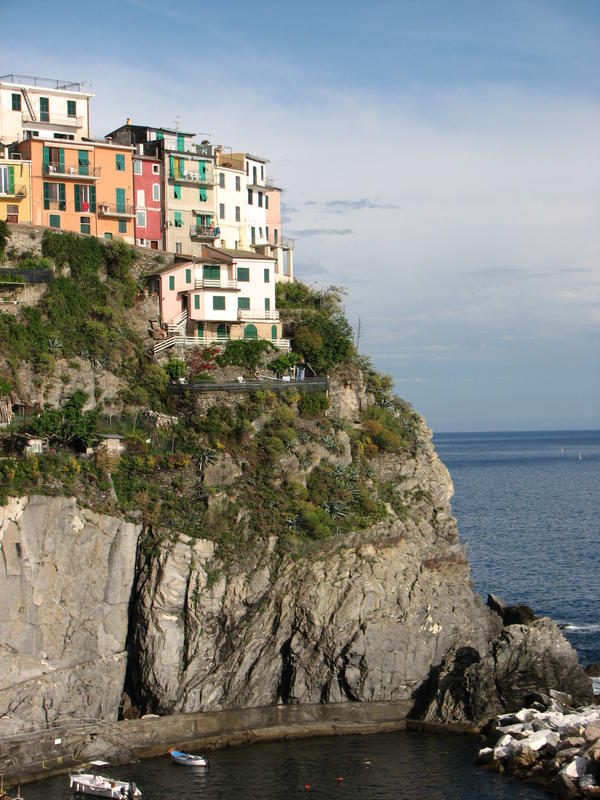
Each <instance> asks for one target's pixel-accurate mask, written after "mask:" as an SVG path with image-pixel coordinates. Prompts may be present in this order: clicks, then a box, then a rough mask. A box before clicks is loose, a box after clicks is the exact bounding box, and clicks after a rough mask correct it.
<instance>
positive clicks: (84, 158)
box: [77, 150, 90, 175]
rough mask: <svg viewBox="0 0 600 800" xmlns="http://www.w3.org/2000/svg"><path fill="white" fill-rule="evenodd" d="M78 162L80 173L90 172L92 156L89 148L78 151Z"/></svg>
mask: <svg viewBox="0 0 600 800" xmlns="http://www.w3.org/2000/svg"><path fill="white" fill-rule="evenodd" d="M77 164H78V172H79V174H80V175H89V174H90V157H89V153H88V151H87V150H78V151H77Z"/></svg>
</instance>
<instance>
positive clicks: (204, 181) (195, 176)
mask: <svg viewBox="0 0 600 800" xmlns="http://www.w3.org/2000/svg"><path fill="white" fill-rule="evenodd" d="M169 180H170V181H178V182H179V183H195V184H197V185H198V186H214V185H215V183H216V182H217V178H216V175H215V173H214V171H213V170H212V169H210V168H208V167H207V169H206V172H205V174H204V175H201V174H200V173H199V172H194V171H193V170H191V169H184V170H183V171H177V170H171V169H170V170H169Z"/></svg>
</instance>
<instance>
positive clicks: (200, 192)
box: [198, 189, 206, 203]
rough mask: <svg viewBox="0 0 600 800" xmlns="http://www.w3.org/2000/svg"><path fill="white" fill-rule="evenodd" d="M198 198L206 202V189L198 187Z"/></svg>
mask: <svg viewBox="0 0 600 800" xmlns="http://www.w3.org/2000/svg"><path fill="white" fill-rule="evenodd" d="M198 200H200V202H201V203H206V189H198Z"/></svg>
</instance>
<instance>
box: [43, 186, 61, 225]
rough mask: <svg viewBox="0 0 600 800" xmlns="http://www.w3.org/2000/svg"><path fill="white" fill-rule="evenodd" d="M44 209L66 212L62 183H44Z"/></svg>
mask: <svg viewBox="0 0 600 800" xmlns="http://www.w3.org/2000/svg"><path fill="white" fill-rule="evenodd" d="M44 208H45V209H57V210H58V211H66V210H67V202H66V199H65V184H64V183H44ZM55 227H56V226H55Z"/></svg>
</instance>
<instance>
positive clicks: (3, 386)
mask: <svg viewBox="0 0 600 800" xmlns="http://www.w3.org/2000/svg"><path fill="white" fill-rule="evenodd" d="M10 391H11V386H10V383H9V382H8V381H7V380H6V378H3V377H2V376H0V397H8V395H9V394H10Z"/></svg>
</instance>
